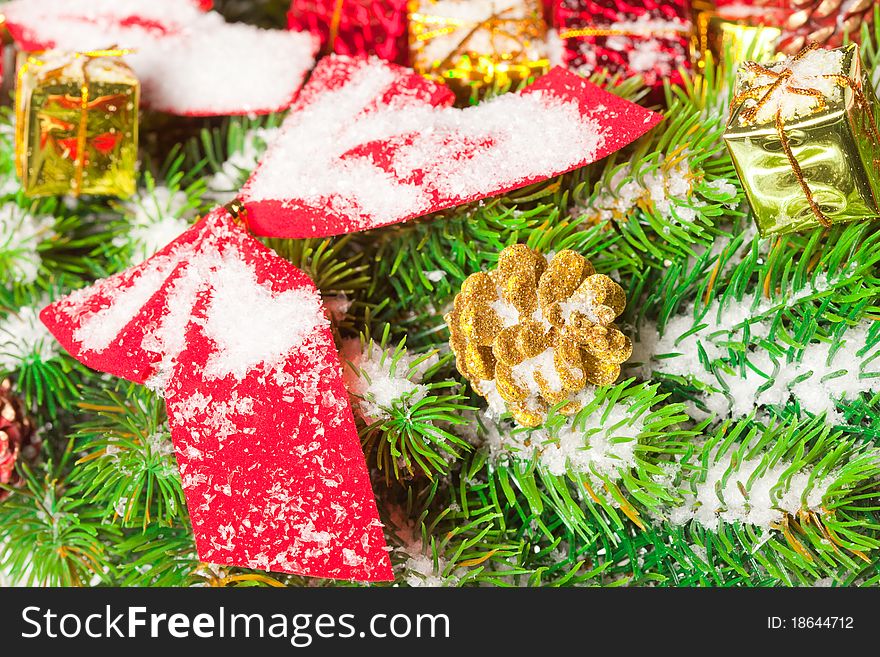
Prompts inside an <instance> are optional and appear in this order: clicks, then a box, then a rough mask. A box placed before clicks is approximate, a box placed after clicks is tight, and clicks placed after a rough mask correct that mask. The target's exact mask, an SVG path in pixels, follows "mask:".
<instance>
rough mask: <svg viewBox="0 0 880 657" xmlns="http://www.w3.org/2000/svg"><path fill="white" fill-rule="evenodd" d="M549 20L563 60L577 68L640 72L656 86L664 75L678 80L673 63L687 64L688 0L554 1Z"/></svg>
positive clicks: (586, 71)
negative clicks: (561, 45)
mask: <svg viewBox="0 0 880 657" xmlns="http://www.w3.org/2000/svg"><path fill="white" fill-rule="evenodd" d="M554 23H555V25H556V29H557V31H558V33H559V36H560V38H562V39H563V41H564V43H565V61H566V63H567V65H568V67H569V68H570V69H572V70H575V71H577V72H579V73H583V74H586V75H589V74H591V73H593V72H595V71H597V70H603V69H604V70H608V71H609V72H610V73H612V74H620V75H621V76H622V77H623V78H630V77H634V76H636V75H640V76H642V79H643V80H644V83H645V85H646V86H649V87H653V88H654V89H655V91H659V90H660V89H662V87H663V81H664V80H667V79H668V80H670V81H671V82H672V84H681V82H682V78H681V74H680V73H679V68H684V69H690V48H691V38H692V37H691V34H692V26H691V16H690V2H689V1H688V0H556V5H555V12H554ZM656 95H657V94H656V93H655V96H656Z"/></svg>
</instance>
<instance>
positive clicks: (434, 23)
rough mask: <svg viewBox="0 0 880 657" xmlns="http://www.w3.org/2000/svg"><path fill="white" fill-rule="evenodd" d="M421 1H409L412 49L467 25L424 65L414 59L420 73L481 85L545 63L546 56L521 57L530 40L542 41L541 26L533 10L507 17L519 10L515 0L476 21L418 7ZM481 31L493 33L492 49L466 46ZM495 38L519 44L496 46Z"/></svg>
mask: <svg viewBox="0 0 880 657" xmlns="http://www.w3.org/2000/svg"><path fill="white" fill-rule="evenodd" d="M421 4H424V3H422V2H418V1H417V0H416V1H414V2H411V3H410V9H411V13H410V24H411V31H410V34H411V37H412V39H413V41H414V42H415V43H411V44H410V46H411V48H412V49H413V51H414V52H415V53H416V54H418V52H419V46H420V45H421V44H425V43H427V42H429V41H432V40H433V39H437V38H440V37H446V36H450V35H452V34H455V33H456V32H459V31H461V30H466V31H465V32H464V34H463V35H462V36H461V38H460V39H459V40H458V42H457V43H456V44H455V45H453V46H452V47H451V48H450V50H449V53H448V54H447V55H446V56H445V57H444V58H443V59H442V60H439V61H435V62H431V63H430V64H428V65H426V66H420V63H419V62H418V61H415V62H414V65H415V66H416V68H417V69H419V70H420V72H421V73H422V74H424V75H432V74H433V75H439V76H441V77H443V78H447V79H450V80H455V81H460V82H463V83H465V84H466V85H468V86H480V85H481V84H485V83H488V82H491V81H492V80H493V79H494V80H495V81H496V82H498V83H499V84H504V83H506V82H512V81H522V80H526V79H528V78H529V77H531V76H533V75H540V74H542V73H545V72H546V71H547V70H548V69H549V68H550V60H549V58H547V57H545V56H542V57H539V58H537V59H531V60H530V59H528V58H523V54H524V53H525V51H526V48H527V47H528V45H527V44H528V41H529V40H531V39H535V40H542V39H543V38H544V37H545V36H546V28H545V26H544V23H543V20H542V19H541V17H540V13H539V12H538V11H537V10H535V12H534V13H535V16H534V17H525V18H521V17H512V16H510V15H509V14H510V13H511V12H514V11H518V10H522V9H523V6H522V3H518V4H514V5H512V6H510V7H507V8H506V9H500V10H496V11H494V12H493V13H492V14H491V15H489V16H487V17H486V18H484V19H481V20H464V19H459V18H452V17H448V16H439V15H436V14H431V13H428V12H423V11H419V7H420V5H421ZM484 32H486V33H489V34H491V35H492V38H491V43H492V46H493V52H490V53H480V52H476V51H475V50H474V49H472V48H471V47H470V45H471V42H472V40H473V39H474V37H475V36H477V35H479V34H481V33H484ZM496 40H504V41H506V42H508V43H515V44H517V46H518V48H517V49H515V50H501V49H499V48H498V47H497V46H496ZM414 59H415V58H414Z"/></svg>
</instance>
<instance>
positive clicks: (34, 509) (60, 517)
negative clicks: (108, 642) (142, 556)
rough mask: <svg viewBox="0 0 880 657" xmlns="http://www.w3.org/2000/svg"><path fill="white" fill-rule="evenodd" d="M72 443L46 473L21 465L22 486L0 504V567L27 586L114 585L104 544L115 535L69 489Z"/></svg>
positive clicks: (115, 536)
mask: <svg viewBox="0 0 880 657" xmlns="http://www.w3.org/2000/svg"><path fill="white" fill-rule="evenodd" d="M72 447H73V445H72V442H71V443H68V445H67V446H66V448H64V450H63V452H62V453H61V455H60V456H59V458H58V459H57V460H54V461H53V460H52V459H50V460H49V462H48V463H47V465H46V469H45V472H35V471H31V469H30V468H28V466H27V465H21V466H20V470H21V472H22V473H23V474H24V477H25V481H24V486H23V487H22V488H15V489H9V488H8V487H5V486H3V488H6V489H7V490H9V491H10V492H11V493H12V495H11V496H10V497H9V499H8V500H6V501H5V502H3V503H2V504H0V545H3V546H4V548H3V550H2V551H0V569H2V570H4V571H6V572H7V573H9V575H10V576H11V577H12V578H13V579H14V580H15V581H17V582H20V583H23V584H27V585H31V586H36V585H39V586H81V585H94V584H97V583H101V582H104V583H110V582H112V581H113V564H112V561H111V556H110V554H109V551H108V548H107V546H108V545H113V544H114V543H115V542H116V541H117V540H118V539H119V538H120V534H119V532H118V531H117V530H115V529H114V528H112V527H108V526H106V525H104V524H103V523H102V522H101V518H100V515H99V514H97V513H95V512H94V510H93V509H92V508H90V507H89V505H88V503H87V502H86V501H85V500H84V499H82V498H81V497H79V496H78V495H75V494H73V493H72V492H71V491H70V488H69V485H68V482H66V481H65V479H64V478H63V475H64V473H65V472H66V471H68V469H69V463H68V462H69V460H70V458H71V455H72Z"/></svg>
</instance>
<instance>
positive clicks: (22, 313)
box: [0, 303, 59, 372]
mask: <svg viewBox="0 0 880 657" xmlns="http://www.w3.org/2000/svg"><path fill="white" fill-rule="evenodd" d="M43 305H45V303H38V304H37V305H36V306H24V307H23V308H19V309H18V310H15V311H12V312H11V313H9V314H8V315H6V317H4V318H2V319H0V371H4V372H12V371H15V370H17V369H19V368H20V367H22V365H24V364H25V363H27V362H30V361H43V362H45V361H47V360H51V359H52V358H54V357H55V356H57V355H58V354H59V350H58V343H57V342H56V341H55V338H53V337H52V334H51V333H49V330H48V329H47V328H46V327H45V326H44V325H43V323H42V322H41V321H40V308H42V307H43Z"/></svg>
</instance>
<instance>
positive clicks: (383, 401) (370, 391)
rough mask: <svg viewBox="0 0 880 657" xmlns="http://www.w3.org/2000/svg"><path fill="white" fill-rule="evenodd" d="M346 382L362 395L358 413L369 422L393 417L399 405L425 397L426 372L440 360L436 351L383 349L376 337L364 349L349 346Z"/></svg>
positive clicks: (350, 390) (413, 402) (352, 344)
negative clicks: (422, 352) (412, 351)
mask: <svg viewBox="0 0 880 657" xmlns="http://www.w3.org/2000/svg"><path fill="white" fill-rule="evenodd" d="M346 356H347V357H348V366H347V367H346V368H345V384H346V387H347V388H348V390H349V392H351V393H352V394H353V395H355V396H356V397H358V398H359V401H358V402H357V405H356V410H357V412H358V414H359V415H360V416H361V417H362V418H363V420H364V421H365V422H367V423H368V424H372V423H373V422H378V421H381V420H384V419H387V418H389V417H391V414H390V409H392V408H393V407H394V406H395V405H404V404H405V405H412V404H415V403H416V402H418V401H420V400H421V399H423V398H424V397H425V395H426V394H427V392H428V387H427V386H426V385H424V384H422V380H423V378H424V377H425V374H426V373H428V372H429V371H430V370H431V369H432V368H434V366H435V365H437V363H438V360H439V359H438V357H437V355H436V354H430V355H428V356H426V355H424V354H411V353H409V352H408V351H407V350H406V349H405V348H401V347H399V348H397V349H394V348H382V347H381V346H379V345H378V344H376V343H375V342H373V341H372V340H370V341H369V342H368V343H367V344H366V345H365V346H363V347H362V348H361V346H360V344H359V343H358V342H356V341H351V342H349V343H348V344H347V345H346V348H345V351H344V353H343V357H346Z"/></svg>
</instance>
